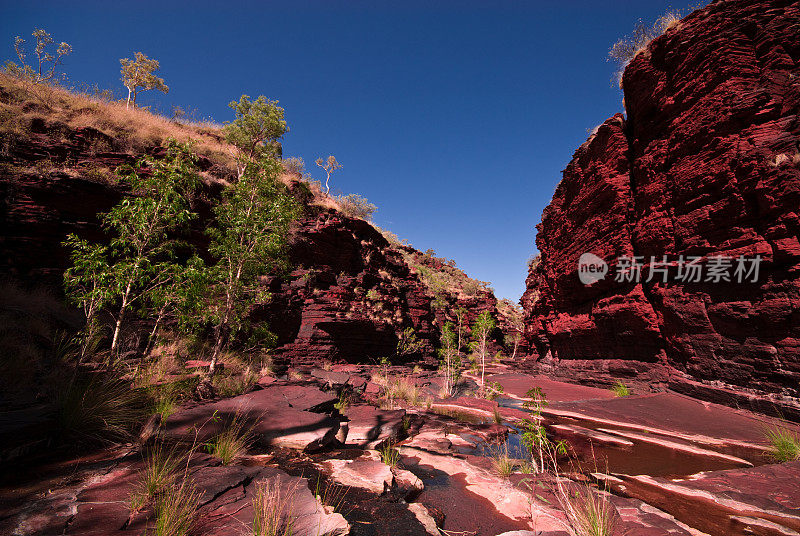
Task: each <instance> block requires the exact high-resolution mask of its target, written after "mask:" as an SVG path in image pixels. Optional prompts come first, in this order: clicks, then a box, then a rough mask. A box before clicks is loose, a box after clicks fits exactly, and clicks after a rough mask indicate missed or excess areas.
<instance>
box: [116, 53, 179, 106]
mask: <svg viewBox="0 0 800 536" xmlns="http://www.w3.org/2000/svg"><path fill="white" fill-rule="evenodd" d="M133 57H134V58H135V59H130V58H122V59H120V60H119V63H120V65H122V70H121V73H122V84H123V85H124V86H125V88H126V89H127V90H128V100H127V101H126V103H125V108H129V107H130V105H131V97H133V107H134V108H136V96H137V95H138V94H139V92H141V91H150V90H151V89H157V90H158V91H161V92H162V93H169V86H167V84H165V83H164V79H163V78H159V77H157V76H156V75H155V74H153V73H154V72H155V71H157V70H158V68H159V67H160V66H161V65H160V64H159V63H158V60H156V59H152V58H148V57H147V55H146V54H143V53H141V52H134V53H133Z"/></svg>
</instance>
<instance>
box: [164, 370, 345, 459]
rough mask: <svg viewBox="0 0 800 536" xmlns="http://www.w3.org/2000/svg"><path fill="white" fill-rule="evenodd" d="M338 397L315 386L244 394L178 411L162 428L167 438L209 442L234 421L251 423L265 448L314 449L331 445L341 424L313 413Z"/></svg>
mask: <svg viewBox="0 0 800 536" xmlns="http://www.w3.org/2000/svg"><path fill="white" fill-rule="evenodd" d="M335 400H336V399H335V398H334V397H332V396H330V395H328V394H326V393H323V392H322V391H320V390H319V389H316V388H314V387H304V386H297V385H276V386H270V387H267V388H266V389H261V390H258V391H253V392H252V393H248V394H246V395H241V396H237V397H233V398H227V399H224V400H219V401H217V402H212V403H209V404H202V405H199V406H194V407H191V408H187V409H183V410H179V411H177V412H175V413H174V414H173V415H171V416H170V417H169V418H168V419H167V422H166V423H165V425H164V431H163V434H164V436H165V437H166V438H169V439H175V440H180V441H187V442H193V441H195V439H196V440H197V441H200V442H202V441H207V440H209V439H211V438H212V437H214V436H215V435H216V434H219V433H220V432H222V431H223V430H224V429H225V428H226V427H227V426H228V425H229V424H230V423H231V422H232V421H233V420H234V419H240V420H242V421H244V422H247V423H248V425H247V426H248V429H249V430H250V431H251V433H252V434H253V436H254V439H255V440H256V441H258V442H260V443H263V444H265V445H272V446H279V447H287V448H294V449H304V450H314V449H319V448H321V447H324V446H325V445H327V444H329V443H331V442H332V441H333V440H334V438H335V437H336V432H337V431H338V429H339V422H338V421H337V420H336V419H333V418H331V417H328V416H326V415H324V414H319V413H313V412H311V411H306V410H313V409H319V408H321V407H326V406H327V405H328V404H332V403H333V402H334V401H335Z"/></svg>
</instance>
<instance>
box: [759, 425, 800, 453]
mask: <svg viewBox="0 0 800 536" xmlns="http://www.w3.org/2000/svg"><path fill="white" fill-rule="evenodd" d="M764 435H766V437H767V440H768V441H769V443H770V452H769V453H770V456H771V457H772V459H774V460H775V461H777V462H789V461H793V460H800V435H798V434H796V433H794V432H792V431H791V430H789V429H788V428H785V427H782V426H775V427H772V428H768V429H766V430H765V431H764Z"/></svg>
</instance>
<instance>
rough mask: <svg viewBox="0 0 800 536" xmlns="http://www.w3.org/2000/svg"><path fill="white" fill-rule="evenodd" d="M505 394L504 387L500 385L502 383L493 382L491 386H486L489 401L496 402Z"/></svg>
mask: <svg viewBox="0 0 800 536" xmlns="http://www.w3.org/2000/svg"><path fill="white" fill-rule="evenodd" d="M503 392H504V389H503V386H502V385H500V382H491V383H490V384H489V385H487V386H486V393H485V395H486V398H487V399H488V400H495V399H496V398H497V397H499V396H500V395H502V394H503Z"/></svg>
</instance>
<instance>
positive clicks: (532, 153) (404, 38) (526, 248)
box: [0, 0, 688, 300]
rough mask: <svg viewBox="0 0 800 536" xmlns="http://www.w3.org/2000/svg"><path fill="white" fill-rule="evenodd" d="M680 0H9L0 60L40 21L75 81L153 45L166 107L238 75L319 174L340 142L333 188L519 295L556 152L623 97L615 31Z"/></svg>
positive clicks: (205, 97) (212, 111) (503, 292)
mask: <svg viewBox="0 0 800 536" xmlns="http://www.w3.org/2000/svg"><path fill="white" fill-rule="evenodd" d="M687 4H688V3H687ZM687 4H684V3H681V2H677V3H676V2H668V1H661V0H653V1H643V0H631V1H628V0H614V1H613V2H597V1H588V0H587V1H583V0H576V1H571V0H564V1H561V2H554V1H549V2H471V1H460V2H454V1H451V2H437V1H428V2H416V1H413V0H411V1H403V2H381V1H374V2H366V1H364V2H334V1H317V2H308V1H306V2H304V1H294V2H236V1H229V2H204V1H200V0H195V1H192V2H188V1H187V2H169V1H162V2H147V1H137V2H108V1H104V2H88V1H87V2H81V1H73V2H67V1H59V2H33V1H30V2H27V1H26V2H20V1H18V0H17V1H14V2H9V1H6V0H0V60H5V59H12V58H13V54H14V52H13V38H14V36H15V35H21V36H23V37H24V38H26V39H28V41H29V43H30V40H31V38H30V33H31V32H32V31H33V28H34V27H41V28H44V29H46V30H47V31H48V32H50V33H51V34H52V35H53V37H54V39H55V40H56V41H57V42H58V41H66V42H68V43H70V44H71V45H72V47H73V54H72V55H71V56H70V57H68V58H67V59H66V61H65V62H64V67H63V70H64V72H66V73H67V75H68V76H69V78H70V80H71V81H72V82H73V83H89V84H94V83H96V84H98V85H99V86H100V87H101V88H113V89H115V90H117V91H119V92H120V94H122V93H123V88H122V85H121V83H120V80H119V78H120V73H119V70H120V65H119V58H123V57H133V52H134V51H142V52H144V53H145V54H147V55H148V56H150V57H152V58H156V59H158V60H159V61H160V62H161V76H163V78H164V79H165V81H166V83H167V84H168V85H169V87H170V92H169V94H168V95H162V94H160V93H156V92H150V93H144V94H142V95H141V96H140V103H141V104H144V105H152V106H153V107H155V108H159V109H161V110H163V111H166V112H168V111H170V110H171V107H172V105H179V106H181V107H182V108H184V109H186V110H195V111H196V112H195V113H196V115H197V117H203V118H206V117H207V118H213V119H214V120H216V121H218V122H223V121H228V120H231V119H232V112H231V110H230V109H228V108H227V103H228V102H230V101H231V100H233V99H238V97H239V96H240V95H241V94H243V93H246V94H249V95H251V96H252V97H256V96H258V95H262V94H263V95H266V96H267V97H269V98H271V99H277V100H279V101H280V105H281V106H282V107H284V108H285V110H286V119H287V121H288V123H289V127H290V132H289V133H288V134H287V135H286V137H285V139H284V144H283V145H284V156H300V157H302V158H303V159H304V160H305V162H306V167H307V169H309V170H310V172H311V173H312V174H313V175H315V176H316V177H317V178H321V177H322V172H321V170H319V168H316V166H314V165H313V162H314V160H315V159H316V158H317V157H319V156H327V155H328V154H333V155H335V156H336V158H337V159H338V160H339V162H341V163H342V164H343V166H344V167H343V169H342V170H340V171H339V172H337V173H336V174H335V175H334V176H333V178H332V183H331V185H332V191H335V192H337V193H351V192H353V193H358V194H360V195H362V196H364V197H366V198H368V199H369V200H370V201H371V202H373V203H374V204H376V205H377V206H378V212H377V213H376V214H375V217H374V220H375V222H376V223H377V224H378V225H380V226H381V227H383V228H386V229H389V230H391V231H393V232H394V233H396V234H397V235H399V236H400V237H401V238H406V239H408V240H409V241H410V242H411V244H412V245H414V246H415V247H417V248H418V249H421V250H423V251H424V250H426V249H428V248H432V249H434V250H435V251H436V253H437V255H439V256H442V257H447V258H453V259H455V260H456V261H457V263H458V265H459V267H461V268H462V269H464V270H465V271H466V272H467V273H468V274H469V275H471V276H472V277H475V278H478V279H481V280H484V281H490V282H491V283H492V285H493V287H494V288H495V290H496V293H497V295H498V296H499V297H506V298H510V299H512V300H517V299H518V298H519V297H520V295H521V294H522V292H523V290H524V281H525V275H526V261H527V259H528V258H529V257H530V256H531V255H533V254H534V253H535V252H536V249H535V244H534V238H535V225H536V224H537V223H538V222H539V221H540V219H541V215H542V210H543V209H544V207H545V206H546V205H547V204H548V203H549V201H550V199H551V197H552V194H553V191H554V189H555V186H556V184H557V183H558V181H559V180H560V178H561V170H562V169H564V167H565V166H566V164H567V162H568V161H569V159H570V158H571V156H572V153H573V151H574V150H575V149H576V148H577V147H578V146H579V145H580V144H581V143H583V141H584V140H585V139H586V137H587V129H592V128H593V127H594V126H596V125H597V124H599V123H601V122H603V121H604V120H605V119H606V118H607V117H609V116H611V115H613V114H614V113H616V112H620V111H622V94H621V92H620V90H619V89H618V88H616V87H614V86H612V84H611V78H612V75H613V72H614V66H613V65H612V64H611V63H609V62H607V61H606V54H607V51H608V48H609V47H610V46H611V44H613V42H614V41H615V40H617V39H618V38H619V37H621V36H623V35H625V34H627V33H628V32H630V31H631V29H632V28H633V26H634V25H635V23H636V22H637V21H638V19H640V18H642V19H644V20H645V21H649V22H652V21H653V20H655V19H656V18H657V17H658V16H660V15H661V14H663V13H664V12H665V11H667V10H668V9H669V8H670V7H675V8H679V9H680V8H685V7H686V5H687Z"/></svg>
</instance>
